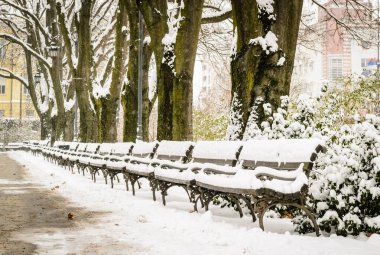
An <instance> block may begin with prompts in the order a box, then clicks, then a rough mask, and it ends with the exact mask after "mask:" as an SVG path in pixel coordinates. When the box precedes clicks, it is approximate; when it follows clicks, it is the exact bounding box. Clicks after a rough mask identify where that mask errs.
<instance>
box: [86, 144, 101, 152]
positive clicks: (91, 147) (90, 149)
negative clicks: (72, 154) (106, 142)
mask: <svg viewBox="0 0 380 255" xmlns="http://www.w3.org/2000/svg"><path fill="white" fill-rule="evenodd" d="M98 148H99V144H98V143H88V144H87V147H86V152H87V153H92V154H94V153H96V152H97V150H98Z"/></svg>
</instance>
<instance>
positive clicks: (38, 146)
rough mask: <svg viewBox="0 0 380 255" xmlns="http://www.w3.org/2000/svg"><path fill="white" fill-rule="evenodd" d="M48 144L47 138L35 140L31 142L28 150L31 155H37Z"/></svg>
mask: <svg viewBox="0 0 380 255" xmlns="http://www.w3.org/2000/svg"><path fill="white" fill-rule="evenodd" d="M49 144H50V141H49V140H36V141H33V142H32V145H31V146H30V151H31V152H32V154H33V155H38V154H40V153H42V149H43V148H44V147H46V146H48V145H49Z"/></svg>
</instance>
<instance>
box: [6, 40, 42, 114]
mask: <svg viewBox="0 0 380 255" xmlns="http://www.w3.org/2000/svg"><path fill="white" fill-rule="evenodd" d="M22 53H23V52H22V50H21V49H20V48H18V47H17V46H14V45H12V44H8V45H7V44H6V43H5V42H4V41H1V42H0V66H1V67H2V68H6V69H8V70H10V71H12V72H14V73H16V74H18V75H20V76H23V77H25V76H26V70H25V68H26V67H25V64H24V62H23V57H22V56H23V55H22ZM37 117H38V116H37V114H36V112H35V110H34V107H33V104H32V101H31V99H30V96H29V92H28V89H27V88H26V87H25V86H23V85H22V84H21V82H20V81H18V80H16V79H9V78H2V77H0V119H1V118H10V119H20V121H21V120H25V119H35V118H37Z"/></svg>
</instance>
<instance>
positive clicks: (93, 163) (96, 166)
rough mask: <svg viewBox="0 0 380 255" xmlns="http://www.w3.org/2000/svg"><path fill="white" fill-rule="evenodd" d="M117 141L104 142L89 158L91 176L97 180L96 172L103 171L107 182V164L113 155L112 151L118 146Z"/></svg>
mask: <svg viewBox="0 0 380 255" xmlns="http://www.w3.org/2000/svg"><path fill="white" fill-rule="evenodd" d="M116 145H117V144H116V143H102V144H100V146H99V149H98V151H97V153H96V154H93V155H92V156H91V157H90V159H89V166H88V169H89V170H90V173H91V178H92V179H93V181H94V182H96V174H97V173H98V172H99V171H102V173H103V176H104V179H105V182H106V183H107V172H106V170H105V168H106V165H107V160H108V159H109V157H110V156H111V153H112V152H113V150H114V147H115V146H116Z"/></svg>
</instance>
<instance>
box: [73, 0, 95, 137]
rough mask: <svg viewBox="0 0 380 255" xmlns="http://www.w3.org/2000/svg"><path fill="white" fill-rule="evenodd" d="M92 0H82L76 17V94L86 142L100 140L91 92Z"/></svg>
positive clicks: (81, 133)
mask: <svg viewBox="0 0 380 255" xmlns="http://www.w3.org/2000/svg"><path fill="white" fill-rule="evenodd" d="M92 4H93V3H92V0H84V1H82V6H83V8H81V9H80V12H79V17H78V16H77V17H76V19H75V26H76V28H77V32H78V48H79V49H80V51H79V54H78V67H77V72H76V73H75V75H74V78H75V79H76V80H75V83H76V86H75V87H76V94H77V97H78V106H79V110H80V132H79V137H80V140H81V141H84V142H97V141H99V134H98V126H97V118H96V110H95V101H94V99H93V96H92V94H91V92H92V79H91V67H92V66H93V59H92V44H91V26H90V20H91V6H92Z"/></svg>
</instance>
